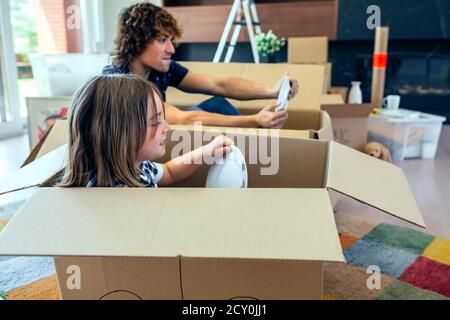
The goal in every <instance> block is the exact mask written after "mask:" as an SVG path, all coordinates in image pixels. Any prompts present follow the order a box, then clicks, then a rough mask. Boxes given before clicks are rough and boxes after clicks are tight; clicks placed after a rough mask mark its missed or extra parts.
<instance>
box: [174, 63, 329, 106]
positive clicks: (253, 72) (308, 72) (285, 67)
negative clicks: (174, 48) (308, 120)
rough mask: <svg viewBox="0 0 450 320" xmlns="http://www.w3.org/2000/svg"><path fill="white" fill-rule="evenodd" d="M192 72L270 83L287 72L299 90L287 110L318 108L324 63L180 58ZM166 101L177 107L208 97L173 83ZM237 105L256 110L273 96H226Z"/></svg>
mask: <svg viewBox="0 0 450 320" xmlns="http://www.w3.org/2000/svg"><path fill="white" fill-rule="evenodd" d="M180 63H181V64H182V65H183V66H185V67H186V68H188V69H189V70H190V71H192V72H196V73H201V74H205V75H210V76H215V77H223V76H227V77H238V78H244V79H247V80H251V81H254V82H257V83H262V84H266V85H269V86H270V87H273V86H275V85H276V84H277V82H279V81H280V80H281V79H282V77H283V76H284V75H285V73H286V72H288V73H289V74H290V75H291V76H292V77H294V78H295V79H297V80H298V82H299V86H300V90H301V91H300V93H301V94H298V95H297V96H296V97H295V98H294V99H292V100H291V101H290V102H289V108H290V110H294V109H311V108H315V109H317V110H318V109H320V107H319V105H320V103H319V100H320V96H321V95H322V87H323V83H324V73H325V66H321V65H297V64H284V63H266V64H264V63H260V64H254V63H212V62H192V61H189V62H180ZM166 96H167V102H168V103H170V104H173V105H174V106H177V107H179V108H186V107H193V106H196V105H198V104H200V103H201V102H203V101H205V100H207V99H209V98H211V96H209V95H204V94H193V93H186V92H183V91H181V90H178V89H176V88H174V87H169V88H168V89H167V93H166ZM228 100H229V101H230V103H231V104H233V105H234V106H235V107H236V108H237V109H239V110H240V111H243V112H252V113H256V112H258V111H260V110H261V109H263V108H264V107H265V106H266V105H268V104H269V103H273V102H275V101H276V99H262V100H261V99H260V100H248V101H243V100H235V99H228Z"/></svg>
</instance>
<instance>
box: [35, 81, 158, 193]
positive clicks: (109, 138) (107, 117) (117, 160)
mask: <svg viewBox="0 0 450 320" xmlns="http://www.w3.org/2000/svg"><path fill="white" fill-rule="evenodd" d="M154 94H156V95H158V96H159V98H160V99H161V100H162V98H161V94H160V92H159V90H158V89H157V88H156V87H155V86H154V85H153V84H151V83H150V82H149V81H147V80H144V79H142V78H139V77H138V76H135V75H103V76H96V77H94V78H92V79H91V80H89V81H88V82H86V83H85V84H84V85H83V86H82V87H81V88H80V89H79V90H78V91H77V92H76V93H75V96H74V101H73V104H72V108H71V112H70V115H69V119H68V121H69V131H70V140H69V157H68V158H69V160H68V163H67V166H66V168H65V169H64V170H62V171H60V172H58V173H57V174H56V175H54V176H53V177H52V178H50V179H49V180H48V181H47V182H45V183H44V184H43V185H42V186H51V185H56V186H59V187H86V185H87V184H88V182H89V180H90V179H91V178H92V177H94V176H96V185H97V187H110V186H113V185H114V184H115V183H117V182H118V183H120V184H124V185H127V186H130V187H142V186H143V184H142V183H141V182H140V180H139V175H140V174H141V170H140V169H139V167H138V166H137V165H136V161H137V159H138V154H139V150H140V149H141V147H142V145H143V144H144V141H145V138H146V134H147V116H148V115H147V108H148V101H149V100H150V102H151V107H152V109H153V115H152V117H156V115H157V111H156V102H155V98H154ZM149 98H150V99H149Z"/></svg>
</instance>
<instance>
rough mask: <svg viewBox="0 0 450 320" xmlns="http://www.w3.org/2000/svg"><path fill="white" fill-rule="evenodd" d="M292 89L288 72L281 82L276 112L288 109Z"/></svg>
mask: <svg viewBox="0 0 450 320" xmlns="http://www.w3.org/2000/svg"><path fill="white" fill-rule="evenodd" d="M290 91H291V83H290V79H289V76H288V75H287V74H286V75H285V76H284V77H283V82H282V83H281V88H280V93H279V94H278V100H277V108H276V109H275V112H280V111H283V110H287V108H288V104H289V103H288V101H289V92H290Z"/></svg>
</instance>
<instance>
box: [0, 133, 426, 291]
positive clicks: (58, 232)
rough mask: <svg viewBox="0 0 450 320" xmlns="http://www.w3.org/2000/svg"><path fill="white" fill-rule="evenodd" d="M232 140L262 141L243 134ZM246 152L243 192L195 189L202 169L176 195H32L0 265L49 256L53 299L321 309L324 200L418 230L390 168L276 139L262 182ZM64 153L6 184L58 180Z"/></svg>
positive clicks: (326, 242) (1, 236) (5, 235)
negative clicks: (274, 157)
mask: <svg viewBox="0 0 450 320" xmlns="http://www.w3.org/2000/svg"><path fill="white" fill-rule="evenodd" d="M195 134H196V133H194V132H192V131H189V130H183V129H180V130H174V131H172V132H171V133H170V134H169V137H168V139H167V141H168V143H167V157H166V159H162V161H164V160H167V159H168V158H169V155H170V154H171V150H173V149H174V147H175V146H176V144H177V143H178V138H176V137H180V136H182V137H184V139H190V142H191V145H193V144H194V139H193V137H194V135H195ZM172 135H175V137H174V139H171V137H172ZM233 136H234V138H235V140H236V141H250V140H251V139H260V137H258V135H257V133H255V130H253V129H247V130H242V131H240V132H238V131H235V132H233ZM47 138H48V137H47ZM209 138H211V137H209ZM172 140H174V141H172ZM262 141H263V142H261V140H260V143H262V144H265V143H266V147H267V150H271V152H275V150H274V149H273V148H274V147H273V144H272V143H273V141H271V139H265V140H264V139H263V140H262ZM207 142H208V141H205V140H204V141H203V143H207ZM49 143H53V142H51V141H49ZM238 146H239V145H238ZM260 146H261V145H259V147H260ZM60 148H63V149H64V146H62V147H60ZM252 148H253V146H252V145H250V144H249V143H246V144H245V146H244V147H242V146H241V150H242V151H243V152H244V154H245V156H246V161H247V163H248V174H249V189H240V190H226V189H204V188H202V187H203V186H204V185H205V179H206V175H207V172H208V167H206V166H205V167H202V168H201V169H200V170H199V171H197V172H196V173H195V174H194V175H193V176H191V177H189V178H187V179H185V180H184V181H181V182H180V183H178V184H177V185H176V186H174V187H176V188H157V189H134V188H107V189H102V188H93V189H85V188H78V189H59V188H51V189H39V190H38V191H36V193H35V194H34V195H33V196H32V197H31V198H30V199H29V200H28V201H27V203H26V204H25V205H24V206H23V207H22V208H21V209H20V210H19V212H18V213H17V214H16V216H15V217H14V219H13V220H12V221H11V222H10V223H9V224H8V225H7V226H6V228H5V229H4V230H3V231H2V233H0V254H1V255H13V256H14V255H19V256H27V255H37V256H54V257H55V262H56V269H57V274H58V283H59V286H60V290H61V294H62V297H63V299H115V298H122V299H128V298H130V299H186V300H189V299H192V300H196V299H224V300H227V299H236V298H239V297H241V298H242V297H250V298H254V299H321V296H322V284H323V263H324V262H325V261H341V262H342V261H344V257H343V254H342V249H341V245H340V242H339V237H338V233H337V229H336V225H335V221H334V218H333V213H332V209H331V205H330V200H329V196H328V193H327V190H335V191H338V192H340V193H342V194H346V195H348V196H350V197H352V198H354V199H357V200H359V201H362V202H364V203H367V204H369V205H371V206H374V207H376V208H379V209H381V210H383V211H385V212H388V213H390V214H392V215H395V216H397V217H399V218H401V219H404V220H407V221H410V222H412V223H415V224H418V225H421V226H424V222H423V219H422V217H421V215H420V211H419V209H418V208H417V205H416V203H415V201H414V198H413V195H412V193H411V191H410V189H409V187H408V184H407V181H406V178H405V177H404V175H403V172H402V171H401V169H400V168H398V167H396V166H393V165H391V164H388V163H385V162H382V161H379V160H377V159H374V158H371V157H369V156H366V155H364V154H362V153H360V152H357V151H355V150H352V149H350V148H347V147H345V146H342V145H340V144H338V143H335V142H329V141H318V140H311V139H299V138H295V137H281V138H280V139H279V170H278V173H277V174H276V175H273V176H266V175H261V170H262V169H264V168H267V166H268V165H269V164H268V163H264V164H263V163H262V161H259V160H258V161H257V163H254V164H252V162H251V161H250V157H251V156H252V155H253V156H254V153H250V150H251V149H252ZM63 149H56V150H54V151H52V152H50V153H48V154H46V155H44V156H42V157H41V158H39V159H38V160H36V161H34V162H32V163H30V164H29V165H28V166H26V167H24V168H22V169H21V170H20V171H19V172H16V173H15V174H14V175H13V176H12V177H9V179H10V180H9V181H10V183H11V184H14V183H15V182H17V181H18V180H20V181H21V183H22V186H23V187H25V186H31V185H33V183H34V184H36V183H38V181H39V180H43V179H45V175H47V176H48V175H50V174H52V173H53V172H55V171H58V170H59V168H61V167H62V163H61V162H60V160H61V158H60V157H59V155H60V154H61V152H64V150H63ZM61 150H62V151H61ZM66 152H67V149H66ZM349 164H351V165H349ZM13 177H14V179H13ZM387 181H388V182H387ZM3 185H4V184H2V186H3ZM11 190H12V189H11ZM218 204H220V205H218ZM62 213H63V214H62Z"/></svg>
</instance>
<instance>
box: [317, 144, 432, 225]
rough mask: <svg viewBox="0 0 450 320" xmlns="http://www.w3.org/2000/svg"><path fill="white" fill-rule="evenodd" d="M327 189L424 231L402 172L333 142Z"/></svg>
mask: <svg viewBox="0 0 450 320" xmlns="http://www.w3.org/2000/svg"><path fill="white" fill-rule="evenodd" d="M328 152H329V155H328V170H327V179H326V186H327V187H328V188H331V189H334V190H336V191H338V192H341V193H343V194H346V195H348V196H350V197H352V198H355V199H357V200H359V201H361V202H364V203H367V204H368V205H370V206H373V207H375V208H378V209H380V210H383V211H385V212H387V213H389V214H391V215H394V216H396V217H398V218H401V219H404V220H406V221H409V222H412V223H414V224H416V225H419V226H421V227H425V222H424V220H423V218H422V215H421V213H420V210H419V208H418V207H417V204H416V201H415V199H414V196H413V194H412V192H411V189H410V188H409V185H408V182H407V180H406V177H405V175H404V173H403V171H402V170H401V169H400V168H399V167H397V166H395V165H393V164H390V163H387V162H385V161H381V160H379V159H375V158H373V157H370V156H368V155H365V154H364V153H362V152H359V151H356V150H353V149H351V148H349V147H346V146H344V145H341V144H339V143H336V142H333V141H331V142H330V143H329V151H328Z"/></svg>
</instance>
